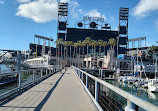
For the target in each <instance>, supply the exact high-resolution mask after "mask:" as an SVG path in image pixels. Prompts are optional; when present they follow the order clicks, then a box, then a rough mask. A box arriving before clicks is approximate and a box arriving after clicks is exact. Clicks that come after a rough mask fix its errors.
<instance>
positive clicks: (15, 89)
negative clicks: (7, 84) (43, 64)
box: [0, 66, 62, 101]
mask: <svg viewBox="0 0 158 111" xmlns="http://www.w3.org/2000/svg"><path fill="white" fill-rule="evenodd" d="M52 68H53V69H49V71H50V72H49V74H48V73H46V75H45V76H43V74H42V72H43V70H44V69H46V70H48V68H40V69H28V70H20V71H18V72H12V73H13V74H16V73H19V76H20V75H21V74H22V72H28V71H33V76H34V77H35V75H36V71H41V76H40V78H37V79H35V78H34V77H33V80H32V81H30V82H28V83H26V84H24V85H22V82H21V81H22V80H21V77H19V78H18V79H19V83H18V84H19V86H18V87H16V88H14V89H12V90H10V91H8V92H5V93H3V94H0V101H1V100H3V99H4V98H6V97H8V96H10V95H12V94H13V93H16V92H18V91H20V90H23V89H25V88H27V87H29V86H31V85H34V84H36V83H38V82H41V81H42V80H44V79H46V78H47V77H49V76H51V75H52V74H54V73H55V72H57V71H59V70H61V69H62V67H56V66H53V67H52ZM34 71H35V72H34ZM52 71H53V72H52Z"/></svg>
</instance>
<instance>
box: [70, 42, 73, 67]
mask: <svg viewBox="0 0 158 111" xmlns="http://www.w3.org/2000/svg"><path fill="white" fill-rule="evenodd" d="M72 45H73V42H72V41H69V46H70V66H71V47H72Z"/></svg>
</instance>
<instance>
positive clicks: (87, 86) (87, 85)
mask: <svg viewBox="0 0 158 111" xmlns="http://www.w3.org/2000/svg"><path fill="white" fill-rule="evenodd" d="M86 88H87V89H88V88H89V84H88V75H86Z"/></svg>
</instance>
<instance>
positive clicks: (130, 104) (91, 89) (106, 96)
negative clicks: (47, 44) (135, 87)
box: [73, 66, 158, 111]
mask: <svg viewBox="0 0 158 111" xmlns="http://www.w3.org/2000/svg"><path fill="white" fill-rule="evenodd" d="M73 70H74V72H75V73H76V75H77V76H78V78H79V79H80V81H81V83H82V85H83V86H84V88H85V90H86V91H87V93H88V94H89V96H90V97H91V99H92V100H93V102H94V103H95V105H96V106H97V108H98V110H99V111H103V110H105V111H124V110H125V111H129V110H131V111H142V110H150V111H157V109H158V107H157V106H155V105H153V104H151V103H149V102H147V101H145V100H143V99H140V98H138V97H136V96H134V95H132V94H130V93H128V92H126V91H124V90H122V89H120V88H118V87H116V86H114V85H111V84H109V83H107V82H105V81H103V80H101V79H99V78H97V77H94V76H92V75H91V74H89V73H87V72H85V71H83V70H81V69H78V68H76V67H74V66H73Z"/></svg>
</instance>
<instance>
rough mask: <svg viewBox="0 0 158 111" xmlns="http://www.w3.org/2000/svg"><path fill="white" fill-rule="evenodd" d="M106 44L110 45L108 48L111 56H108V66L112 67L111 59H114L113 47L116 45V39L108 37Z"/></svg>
mask: <svg viewBox="0 0 158 111" xmlns="http://www.w3.org/2000/svg"><path fill="white" fill-rule="evenodd" d="M108 44H109V45H110V49H111V50H110V55H111V57H110V62H111V65H110V68H111V69H112V67H113V59H114V47H115V45H116V40H115V39H114V38H111V39H109V42H108Z"/></svg>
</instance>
